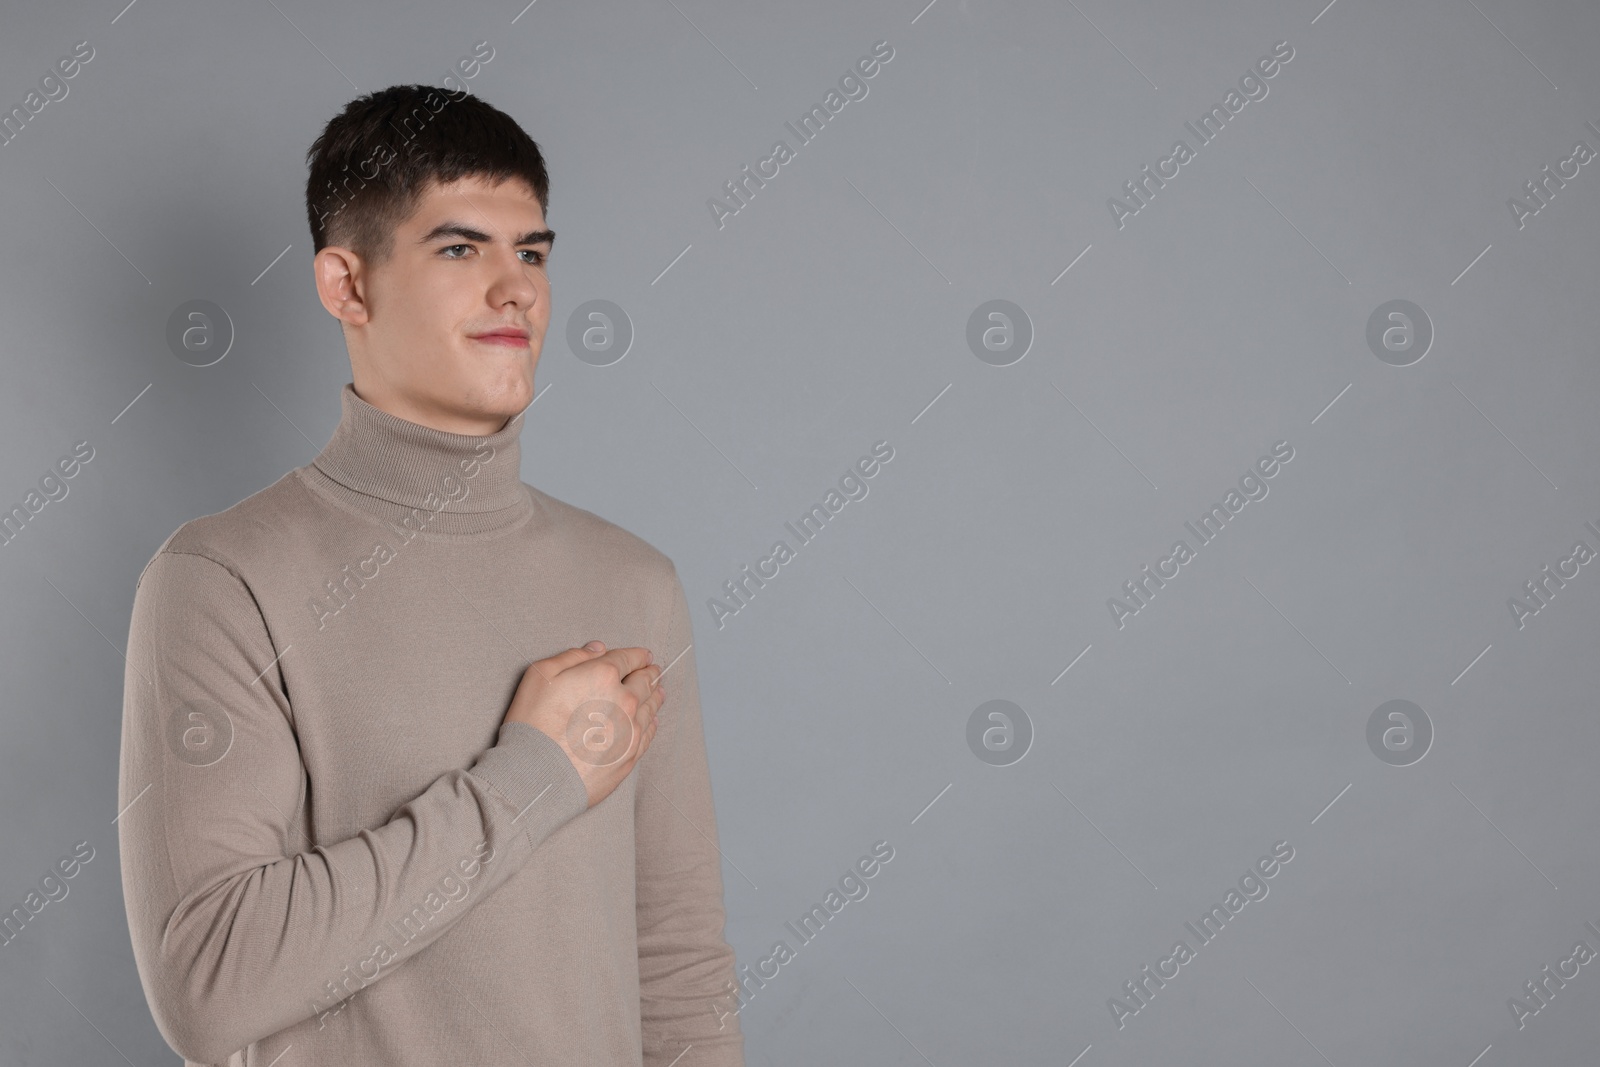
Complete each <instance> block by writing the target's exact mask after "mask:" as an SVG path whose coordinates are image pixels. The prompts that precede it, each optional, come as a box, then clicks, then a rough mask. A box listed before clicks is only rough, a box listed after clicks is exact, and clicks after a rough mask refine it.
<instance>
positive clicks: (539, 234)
mask: <svg viewBox="0 0 1600 1067" xmlns="http://www.w3.org/2000/svg"><path fill="white" fill-rule="evenodd" d="M441 237H459V238H461V239H462V240H465V241H479V242H487V241H491V240H493V238H491V237H490V236H489V235H488V234H486V233H484V232H483V231H482V230H475V229H473V228H472V227H471V226H467V225H465V224H463V223H460V222H441V223H440V224H439V225H437V226H435V227H434V228H433V229H431V230H429V231H428V232H427V233H425V234H423V235H422V237H421V238H420V239H419V240H418V241H417V243H418V244H424V245H425V244H430V243H432V242H434V241H437V240H439V239H440V238H441ZM555 243H556V232H555V231H554V230H529V231H528V232H527V233H525V234H523V235H522V236H521V237H518V238H517V239H516V240H515V241H513V242H512V244H514V245H540V244H547V245H549V246H550V247H551V248H552V249H554V248H555Z"/></svg>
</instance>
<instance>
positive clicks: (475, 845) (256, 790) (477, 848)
mask: <svg viewBox="0 0 1600 1067" xmlns="http://www.w3.org/2000/svg"><path fill="white" fill-rule="evenodd" d="M285 651H286V650H282V649H278V648H275V647H274V642H273V640H272V637H271V634H270V632H269V630H268V627H267V624H266V622H265V621H264V619H263V617H262V614H261V611H260V609H259V607H258V606H257V603H256V599H255V597H254V595H253V594H252V592H251V590H250V588H249V587H248V586H247V585H246V583H245V582H244V581H243V580H241V579H240V577H239V576H238V575H237V574H235V573H234V572H233V570H231V569H230V568H229V567H227V566H225V565H223V564H222V563H220V562H218V561H217V560H214V559H212V558H210V557H209V556H204V555H199V554H195V553H190V552H179V551H169V550H167V549H166V547H165V546H163V549H162V551H160V552H158V553H157V554H156V556H155V557H154V558H153V559H152V560H151V561H150V563H149V564H148V565H147V566H146V568H145V570H144V572H143V574H142V575H141V576H140V581H139V585H138V588H137V590H136V592H135V595H134V604H133V616H132V622H131V625H130V630H129V636H128V654H127V670H126V673H125V677H124V694H123V722H122V751H121V765H120V781H119V801H118V808H119V811H120V812H121V814H120V815H119V816H118V834H119V840H120V844H121V849H122V861H121V862H122V878H123V890H124V897H125V901H126V906H127V913H128V926H129V931H130V934H131V936H132V941H133V950H134V958H135V961H136V963H137V965H138V970H139V977H140V980H141V982H142V983H143V985H144V989H145V993H146V996H147V998H148V1000H149V1003H150V1006H151V1010H152V1013H153V1014H154V1017H155V1021H156V1024H157V1027H158V1028H159V1029H160V1031H161V1034H162V1036H163V1037H165V1038H166V1040H167V1041H168V1043H169V1044H171V1045H172V1047H173V1048H174V1049H175V1050H176V1051H177V1052H178V1053H179V1054H181V1055H183V1056H184V1057H186V1058H187V1059H189V1060H191V1061H196V1062H200V1063H207V1064H214V1063H222V1062H224V1061H225V1060H226V1059H227V1058H228V1057H229V1055H230V1054H232V1053H233V1052H235V1051H237V1050H239V1049H242V1048H244V1047H245V1046H247V1045H248V1044H250V1043H251V1042H253V1041H256V1040H259V1039H261V1038H263V1037H265V1036H267V1035H270V1034H273V1033H276V1032H278V1031H279V1030H282V1029H284V1028H285V1027H288V1026H290V1025H293V1024H295V1023H298V1022H302V1021H304V1020H306V1019H309V1018H312V1017H314V1016H316V1015H317V1014H318V1013H319V1012H320V1011H323V1010H327V1008H329V1007H331V1006H332V1004H334V1003H336V1002H337V1001H339V1000H342V999H343V998H344V997H347V996H349V995H350V994H352V993H354V992H356V991H357V990H358V989H359V988H360V987H361V986H362V985H364V984H365V983H366V982H368V981H373V980H377V981H381V980H382V978H383V977H385V976H387V974H388V973H389V972H390V970H391V969H392V968H393V967H394V966H395V965H397V964H399V963H400V962H401V961H403V960H405V959H407V958H409V957H411V956H413V955H415V954H416V953H417V952H419V951H420V950H422V949H423V948H424V947H426V946H427V945H429V944H431V943H433V942H434V941H436V940H437V939H438V938H439V937H440V936H441V935H443V934H444V933H445V931H447V930H449V929H450V928H451V927H452V926H454V925H455V923H456V922H457V921H458V920H459V919H460V918H461V916H463V915H465V914H466V913H467V911H468V909H469V908H470V907H471V906H472V905H473V904H476V903H477V902H478V901H480V900H483V899H484V898H485V897H486V895H487V894H488V893H489V892H490V891H491V890H492V889H494V888H495V887H496V886H498V885H500V884H502V883H503V882H505V881H506V879H508V878H509V877H511V876H512V875H513V874H514V873H515V872H516V871H517V870H519V869H520V868H521V867H523V866H524V865H525V864H527V863H528V862H529V861H530V860H531V859H533V855H534V851H535V849H536V848H538V846H539V845H540V843H541V842H542V841H543V840H544V839H545V838H547V837H548V836H549V835H550V834H551V833H553V832H554V831H555V830H556V829H558V828H559V827H560V826H562V825H563V824H564V823H566V822H567V821H569V820H570V819H572V818H574V817H575V816H577V815H579V814H581V813H583V812H584V811H585V810H586V809H587V807H588V798H587V791H586V789H585V787H584V784H583V780H582V778H581V777H580V776H579V775H578V773H577V771H576V770H575V769H574V768H573V766H572V764H571V762H570V761H569V760H568V759H567V757H566V755H565V754H564V753H563V752H562V750H561V748H560V746H559V745H557V744H556V743H555V742H554V741H553V740H551V739H550V738H548V737H547V736H545V735H544V734H543V733H541V732H540V731H538V730H536V729H534V728H533V727H531V726H527V725H526V724H522V723H507V724H502V726H501V728H500V731H499V735H498V742H497V744H495V745H494V746H493V747H492V748H490V749H488V750H487V751H486V752H485V753H484V754H483V755H482V757H481V758H480V759H478V761H477V762H476V763H475V764H474V765H473V766H472V767H471V769H470V770H453V771H450V772H448V773H446V774H443V775H441V776H440V777H439V778H438V779H436V780H435V781H434V782H432V783H431V784H430V785H429V786H428V788H427V789H426V790H424V791H423V792H422V793H421V794H420V795H419V796H417V797H415V798H414V799H413V800H411V801H409V802H408V803H406V804H405V805H404V806H402V807H401V808H400V809H399V810H398V811H397V812H395V814H394V816H393V817H392V818H391V819H390V820H389V821H388V822H386V823H384V824H383V825H380V826H378V827H376V828H375V829H371V830H362V831H360V832H359V833H357V834H356V835H355V836H354V837H350V838H348V839H346V840H342V841H337V842H332V843H326V842H324V843H317V844H314V843H313V842H311V841H309V840H307V838H306V833H307V828H308V826H309V823H308V821H306V818H305V811H304V810H303V809H304V808H305V806H306V804H307V802H308V796H307V793H308V789H307V776H306V771H305V767H304V765H303V764H302V761H301V758H300V749H299V745H298V742H297V734H296V730H295V725H294V716H293V708H292V706H291V703H290V698H289V697H288V696H287V695H286V694H285V691H284V687H283V675H282V674H281V673H280V671H279V670H278V668H277V666H276V664H277V661H278V659H279V658H280V656H281V655H283V654H284V652H285ZM288 655H291V656H292V655H294V652H293V651H288ZM702 773H703V772H702ZM447 874H448V875H452V876H454V878H455V879H457V880H459V881H463V882H466V881H469V880H470V883H471V887H472V888H471V893H470V894H469V895H468V896H467V897H466V898H465V900H466V902H467V903H466V906H454V905H452V906H450V907H444V908H442V909H440V910H438V912H437V914H434V915H432V916H431V918H430V921H427V922H426V923H425V924H424V925H422V927H421V929H420V932H418V933H417V934H416V936H415V937H414V938H413V939H412V940H409V941H404V942H401V939H400V938H398V937H397V936H396V935H395V934H394V932H393V930H392V924H394V923H396V921H397V920H401V919H402V917H404V916H407V915H408V914H410V913H411V912H412V909H415V908H418V907H422V908H424V913H426V912H428V911H431V910H432V909H431V908H430V907H429V904H430V902H431V901H433V900H436V899H437V888H438V886H439V884H440V879H441V877H442V876H445V875H447ZM380 943H381V944H383V945H385V946H387V947H388V951H386V952H383V953H381V954H377V953H375V949H376V947H377V946H378V945H379V944H380ZM335 982H342V983H343V984H342V985H341V986H339V987H338V988H337V989H336V988H335V985H334V983H335Z"/></svg>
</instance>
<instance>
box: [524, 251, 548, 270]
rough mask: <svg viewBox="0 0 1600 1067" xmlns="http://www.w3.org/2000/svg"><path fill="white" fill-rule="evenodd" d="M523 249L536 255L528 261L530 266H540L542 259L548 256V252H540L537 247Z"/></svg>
mask: <svg viewBox="0 0 1600 1067" xmlns="http://www.w3.org/2000/svg"><path fill="white" fill-rule="evenodd" d="M523 251H524V252H527V253H528V254H530V255H533V256H537V257H538V258H537V259H534V260H531V261H530V262H529V265H530V266H534V267H538V266H541V265H543V263H544V261H545V260H546V259H547V258H548V254H547V253H545V252H541V251H539V250H538V249H537V248H524V249H523Z"/></svg>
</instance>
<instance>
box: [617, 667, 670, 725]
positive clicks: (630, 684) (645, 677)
mask: <svg viewBox="0 0 1600 1067" xmlns="http://www.w3.org/2000/svg"><path fill="white" fill-rule="evenodd" d="M660 676H661V669H660V668H659V667H657V666H655V665H654V664H647V665H646V666H643V667H640V668H639V669H638V670H636V671H634V672H633V673H632V674H630V675H628V676H627V677H626V678H624V679H622V688H624V689H626V690H627V691H628V692H630V693H632V694H633V696H634V699H635V700H637V701H638V706H637V707H636V708H635V709H634V715H635V716H637V715H638V713H639V708H643V707H645V706H646V705H648V704H649V703H650V701H651V700H653V699H654V698H655V694H656V679H657V678H659V677H660Z"/></svg>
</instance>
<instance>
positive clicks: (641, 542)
mask: <svg viewBox="0 0 1600 1067" xmlns="http://www.w3.org/2000/svg"><path fill="white" fill-rule="evenodd" d="M528 490H529V492H531V493H532V494H533V497H534V501H535V503H537V504H538V505H540V507H542V508H543V509H544V510H545V513H546V514H547V515H548V516H549V518H550V522H549V530H550V532H551V534H552V535H553V536H555V537H557V538H560V539H561V540H562V541H563V542H564V547H566V548H567V549H568V550H569V551H571V552H572V553H574V554H575V555H576V556H577V557H579V558H584V559H589V560H593V561H595V562H597V563H602V564H604V565H605V566H606V567H607V568H613V569H617V570H622V571H625V572H627V573H629V574H631V575H633V576H634V577H636V578H643V579H647V580H650V581H651V582H652V584H654V585H657V586H658V587H662V588H666V589H671V587H673V586H675V585H676V583H677V581H678V572H677V568H676V566H674V565H673V562H672V559H671V558H670V557H669V556H668V555H667V554H666V553H665V552H662V551H661V550H660V549H659V548H657V547H656V546H655V545H653V544H651V543H650V542H649V541H646V540H645V539H644V538H642V537H640V536H639V535H638V534H636V533H633V532H632V531H631V530H627V529H624V528H623V527H621V526H619V525H617V524H616V523H614V522H612V521H611V520H610V519H606V518H602V517H601V516H599V515H596V514H595V513H594V512H592V511H589V510H588V509H586V508H580V507H578V506H577V505H576V504H571V503H568V502H567V501H565V500H562V499H561V498H559V497H555V496H551V495H550V494H549V493H546V492H544V491H543V490H541V489H538V488H536V487H535V486H531V485H530V486H528Z"/></svg>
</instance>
